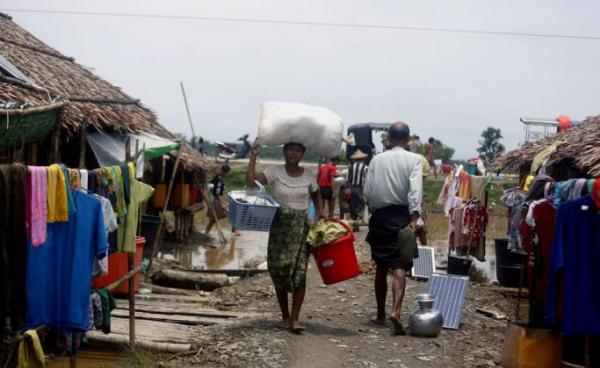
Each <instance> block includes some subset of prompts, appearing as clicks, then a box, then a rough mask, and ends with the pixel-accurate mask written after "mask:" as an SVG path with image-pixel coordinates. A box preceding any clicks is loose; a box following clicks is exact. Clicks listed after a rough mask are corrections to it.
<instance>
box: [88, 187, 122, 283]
mask: <svg viewBox="0 0 600 368" xmlns="http://www.w3.org/2000/svg"><path fill="white" fill-rule="evenodd" d="M92 196H94V198H97V199H98V200H99V201H100V203H101V205H102V217H103V218H104V226H105V229H106V236H107V238H108V236H109V233H112V232H113V231H115V230H117V229H118V228H119V224H118V223H117V218H116V217H115V212H114V211H113V208H112V205H111V203H110V201H109V200H108V199H106V198H104V197H102V196H99V195H97V194H92ZM108 253H109V252H108V251H107V252H106V254H105V256H102V257H95V258H94V266H93V270H92V276H94V277H95V276H102V275H106V274H108Z"/></svg>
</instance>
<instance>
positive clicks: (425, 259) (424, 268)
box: [412, 247, 435, 279]
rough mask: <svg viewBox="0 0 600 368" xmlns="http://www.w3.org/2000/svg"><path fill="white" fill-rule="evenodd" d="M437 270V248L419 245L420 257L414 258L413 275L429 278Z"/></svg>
mask: <svg viewBox="0 0 600 368" xmlns="http://www.w3.org/2000/svg"><path fill="white" fill-rule="evenodd" d="M434 272H435V250H434V249H433V248H432V247H419V258H415V259H414V260H413V268H412V276H413V277H417V278H425V279H428V278H430V277H431V275H432V274H433V273H434Z"/></svg>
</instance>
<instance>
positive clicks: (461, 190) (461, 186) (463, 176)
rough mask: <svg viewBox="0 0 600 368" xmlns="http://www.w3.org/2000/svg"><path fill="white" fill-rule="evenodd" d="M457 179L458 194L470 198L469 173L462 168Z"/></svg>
mask: <svg viewBox="0 0 600 368" xmlns="http://www.w3.org/2000/svg"><path fill="white" fill-rule="evenodd" d="M458 181H459V183H458V196H459V197H460V198H463V199H469V198H471V175H469V173H468V172H466V171H464V170H462V171H461V172H460V176H459V178H458Z"/></svg>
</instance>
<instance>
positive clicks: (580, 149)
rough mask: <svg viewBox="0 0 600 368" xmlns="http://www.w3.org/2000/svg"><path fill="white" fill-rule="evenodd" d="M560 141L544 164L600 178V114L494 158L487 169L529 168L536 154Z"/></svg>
mask: <svg viewBox="0 0 600 368" xmlns="http://www.w3.org/2000/svg"><path fill="white" fill-rule="evenodd" d="M559 141H564V142H565V143H564V144H562V145H560V146H559V147H558V149H557V150H556V152H554V153H553V154H552V155H550V157H548V161H547V163H546V164H547V165H549V166H554V167H558V166H563V167H570V168H573V169H575V170H577V171H579V172H580V173H581V174H583V175H588V176H591V177H597V176H600V115H597V116H592V117H588V118H587V119H585V120H584V121H583V122H582V123H580V124H578V125H576V126H575V127H573V128H571V129H569V130H567V131H564V132H561V133H558V134H556V135H554V136H551V137H548V138H544V139H540V140H539V141H536V142H533V143H528V144H525V145H523V146H522V147H520V148H518V149H516V150H514V151H510V152H508V153H506V154H504V155H502V156H501V157H499V158H498V159H496V161H494V163H493V164H492V165H491V167H490V168H491V170H495V171H508V170H516V169H521V168H523V167H526V166H530V165H531V163H532V162H533V159H534V157H535V156H536V155H537V154H538V153H540V152H541V151H542V150H544V149H545V148H546V147H548V146H550V145H552V144H553V143H556V142H559Z"/></svg>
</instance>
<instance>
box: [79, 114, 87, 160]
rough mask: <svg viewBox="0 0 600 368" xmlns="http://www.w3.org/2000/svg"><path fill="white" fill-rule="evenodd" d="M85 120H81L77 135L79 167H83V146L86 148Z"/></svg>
mask: <svg viewBox="0 0 600 368" xmlns="http://www.w3.org/2000/svg"><path fill="white" fill-rule="evenodd" d="M87 127H88V123H87V120H86V121H84V122H83V125H82V126H81V135H80V137H79V168H80V169H84V168H85V148H86V139H87Z"/></svg>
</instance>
